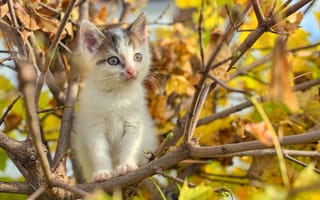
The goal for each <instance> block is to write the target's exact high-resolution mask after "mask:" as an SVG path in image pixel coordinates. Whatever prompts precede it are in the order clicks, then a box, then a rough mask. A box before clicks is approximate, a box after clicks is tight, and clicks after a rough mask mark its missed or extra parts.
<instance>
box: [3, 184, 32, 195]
mask: <svg viewBox="0 0 320 200" xmlns="http://www.w3.org/2000/svg"><path fill="white" fill-rule="evenodd" d="M0 191H1V192H7V193H17V194H31V193H32V192H33V189H32V187H31V186H30V184H29V183H26V182H23V183H12V182H0Z"/></svg>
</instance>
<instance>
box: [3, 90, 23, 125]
mask: <svg viewBox="0 0 320 200" xmlns="http://www.w3.org/2000/svg"><path fill="white" fill-rule="evenodd" d="M20 98H21V96H20V95H18V96H17V97H16V98H15V99H14V100H13V101H12V102H11V103H10V105H9V106H8V107H7V109H6V110H5V111H4V113H3V115H2V117H1V119H0V125H1V124H2V123H3V122H4V120H5V119H6V117H7V115H8V114H9V112H10V111H11V109H12V108H13V106H14V105H15V104H16V103H17V101H18V100H19V99H20Z"/></svg>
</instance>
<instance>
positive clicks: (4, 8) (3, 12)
mask: <svg viewBox="0 0 320 200" xmlns="http://www.w3.org/2000/svg"><path fill="white" fill-rule="evenodd" d="M8 11H9V8H8V5H7V4H4V5H2V6H0V18H2V17H3V16H5V15H6V14H7V13H8Z"/></svg>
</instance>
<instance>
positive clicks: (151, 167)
mask: <svg viewBox="0 0 320 200" xmlns="http://www.w3.org/2000/svg"><path fill="white" fill-rule="evenodd" d="M319 139H320V131H314V132H307V133H303V134H298V135H291V136H285V137H284V138H283V139H282V142H281V145H282V146H287V145H297V144H308V143H311V142H315V141H318V140H319ZM265 148H266V146H265V145H263V144H262V143H261V142H260V141H257V140H255V141H250V142H241V143H236V144H225V145H219V146H210V147H197V146H192V145H189V144H186V143H185V144H182V145H181V146H180V147H178V148H177V149H176V150H174V151H173V152H170V153H168V154H166V155H164V156H163V157H161V158H159V159H157V160H154V161H152V162H150V163H148V164H146V165H144V166H142V167H140V168H139V169H137V170H135V171H133V172H130V173H128V174H125V175H123V176H118V177H115V178H112V179H110V180H108V181H104V182H100V183H84V184H78V188H81V189H83V190H86V191H92V190H94V189H95V188H103V189H104V190H107V191H111V190H112V188H113V187H115V186H120V187H127V186H130V185H133V184H135V183H138V182H140V181H141V180H143V179H144V178H146V177H149V176H151V175H153V174H156V173H157V170H159V169H161V170H165V169H168V168H170V167H172V166H173V165H176V164H177V163H179V162H181V161H183V160H185V159H188V158H193V159H200V158H214V157H217V156H222V155H225V154H230V153H236V152H243V151H249V150H257V149H265Z"/></svg>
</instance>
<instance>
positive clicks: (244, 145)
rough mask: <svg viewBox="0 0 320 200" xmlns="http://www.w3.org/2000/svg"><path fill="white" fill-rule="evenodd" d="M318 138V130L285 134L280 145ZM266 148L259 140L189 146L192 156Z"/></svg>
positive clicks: (199, 156) (306, 142) (307, 142)
mask: <svg viewBox="0 0 320 200" xmlns="http://www.w3.org/2000/svg"><path fill="white" fill-rule="evenodd" d="M317 140H320V131H314V132H308V133H304V134H299V135H291V136H286V137H284V138H283V140H282V141H281V145H282V146H286V145H296V144H309V143H312V142H315V141H317ZM264 148H266V146H265V145H263V144H262V143H261V142H259V141H250V142H241V143H237V144H225V145H220V146H214V147H191V148H190V154H191V157H192V158H210V157H217V156H219V155H224V154H229V153H235V152H241V151H248V150H253V149H264Z"/></svg>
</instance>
